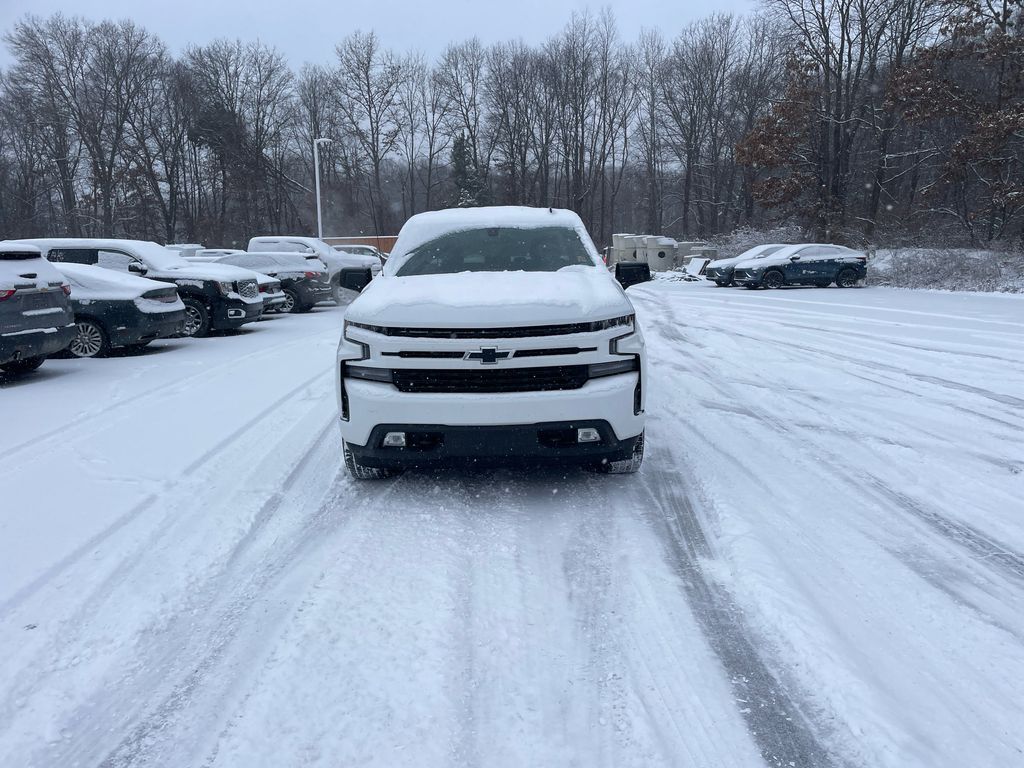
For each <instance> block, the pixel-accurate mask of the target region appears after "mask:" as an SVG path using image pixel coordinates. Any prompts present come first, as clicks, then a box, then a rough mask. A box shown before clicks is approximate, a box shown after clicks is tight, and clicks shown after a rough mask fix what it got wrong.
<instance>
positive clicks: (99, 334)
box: [54, 262, 185, 357]
mask: <svg viewBox="0 0 1024 768" xmlns="http://www.w3.org/2000/svg"><path fill="white" fill-rule="evenodd" d="M54 266H55V267H56V268H57V270H58V271H59V272H60V273H61V274H62V275H63V276H64V279H65V280H67V282H68V284H69V285H70V286H71V307H72V309H73V310H74V312H75V336H74V338H72V339H71V343H70V344H69V345H68V352H70V353H71V354H72V355H74V356H75V357H100V356H102V355H105V354H107V353H108V352H109V351H110V350H111V349H114V348H117V347H126V348H129V349H141V348H142V347H144V346H146V345H147V344H149V343H150V342H151V341H155V340H156V339H164V338H167V337H169V336H176V335H178V334H180V333H181V332H182V331H183V330H184V328H185V305H184V304H182V302H181V299H180V298H179V297H178V291H177V290H176V289H175V287H174V286H173V285H168V284H167V283H162V282H159V281H157V280H147V279H146V278H144V277H137V276H136V275H125V274H119V273H117V272H114V271H112V270H109V269H103V268H102V267H90V266H86V265H84V264H62V263H59V262H58V263H56V264H54Z"/></svg>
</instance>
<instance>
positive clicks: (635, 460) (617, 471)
mask: <svg viewBox="0 0 1024 768" xmlns="http://www.w3.org/2000/svg"><path fill="white" fill-rule="evenodd" d="M643 463H644V433H643V432H641V433H640V437H638V438H637V439H636V442H635V443H633V455H632V456H631V457H630V458H628V459H623V460H622V461H603V462H601V463H600V464H598V466H597V471H598V472H601V473H603V474H605V475H631V474H633V473H634V472H636V471H638V470H639V469H640V465H641V464H643Z"/></svg>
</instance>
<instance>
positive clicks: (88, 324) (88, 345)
mask: <svg viewBox="0 0 1024 768" xmlns="http://www.w3.org/2000/svg"><path fill="white" fill-rule="evenodd" d="M109 351H110V341H109V340H108V339H107V332H106V331H104V330H103V326H101V325H100V324H99V323H97V322H96V321H95V320H79V321H78V322H77V323H75V335H74V337H73V338H72V339H71V343H70V344H69V345H68V352H70V353H71V354H72V355H73V356H74V357H102V356H103V355H105V354H107V352H109Z"/></svg>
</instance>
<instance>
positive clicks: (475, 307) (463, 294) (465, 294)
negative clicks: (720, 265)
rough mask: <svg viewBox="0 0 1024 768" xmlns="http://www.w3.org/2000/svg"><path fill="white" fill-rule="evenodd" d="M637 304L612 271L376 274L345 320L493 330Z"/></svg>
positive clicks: (578, 318) (592, 316)
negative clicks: (610, 272)
mask: <svg viewBox="0 0 1024 768" xmlns="http://www.w3.org/2000/svg"><path fill="white" fill-rule="evenodd" d="M632 312H633V306H632V304H630V302H629V299H627V298H626V294H625V293H623V291H622V289H621V288H620V287H619V285H618V283H616V282H615V281H614V280H613V279H612V277H611V276H610V275H609V274H608V272H607V271H605V270H604V269H601V268H598V267H587V266H572V267H565V268H563V269H561V270H559V271H558V272H459V273H457V274H444V275H413V276H409V277H388V278H384V279H381V280H374V281H373V282H372V283H370V285H369V286H368V287H367V288H366V290H364V291H363V293H361V294H360V295H359V296H358V297H357V298H356V300H355V301H353V302H352V304H351V305H349V308H348V310H347V312H346V313H345V319H346V320H352V321H355V322H360V323H367V324H370V325H383V326H404V327H419V328H438V327H440V328H487V327H491V328H495V327H503V326H510V325H549V324H561V323H578V322H585V321H590V320H606V319H609V318H612V317H620V316H622V315H628V314H632Z"/></svg>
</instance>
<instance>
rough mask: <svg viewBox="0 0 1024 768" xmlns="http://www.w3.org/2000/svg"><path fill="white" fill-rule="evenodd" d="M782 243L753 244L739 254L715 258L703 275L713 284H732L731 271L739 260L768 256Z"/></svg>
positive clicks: (779, 247) (721, 285)
mask: <svg viewBox="0 0 1024 768" xmlns="http://www.w3.org/2000/svg"><path fill="white" fill-rule="evenodd" d="M785 247H786V246H785V244H783V243H769V244H767V245H755V246H754V247H753V248H748V249H747V250H745V251H744V252H743V253H741V254H740V255H739V256H733V257H732V258H729V259H717V260H716V261H712V262H711V263H710V264H708V266H707V269H705V270H704V276H705V277H706V278H708V280H714V281H715V284H716V285H718V286H719V287H721V288H724V287H725V286H727V285H733V284H734V283H733V271H734V270H735V269H736V265H737V264H739V263H740V262H741V261H749V260H750V259H758V258H762V257H764V256H770V255H771V254H773V253H775V252H776V251H778V250H780V249H782V248H785Z"/></svg>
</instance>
